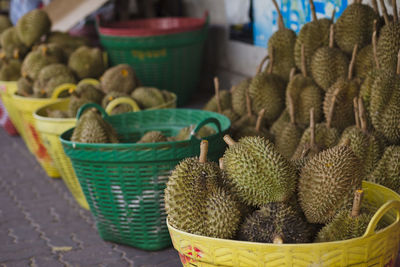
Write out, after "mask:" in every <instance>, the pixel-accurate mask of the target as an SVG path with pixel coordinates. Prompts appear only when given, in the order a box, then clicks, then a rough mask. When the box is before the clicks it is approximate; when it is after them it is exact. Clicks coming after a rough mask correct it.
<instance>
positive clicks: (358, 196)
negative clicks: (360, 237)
mask: <svg viewBox="0 0 400 267" xmlns="http://www.w3.org/2000/svg"><path fill="white" fill-rule="evenodd" d="M363 195H364V191H363V190H356V192H355V193H354V200H353V208H352V209H351V216H352V217H358V215H360V209H361V201H362V197H363Z"/></svg>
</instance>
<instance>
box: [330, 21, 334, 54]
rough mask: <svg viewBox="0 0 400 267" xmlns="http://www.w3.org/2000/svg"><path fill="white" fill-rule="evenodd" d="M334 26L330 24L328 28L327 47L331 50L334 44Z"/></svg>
mask: <svg viewBox="0 0 400 267" xmlns="http://www.w3.org/2000/svg"><path fill="white" fill-rule="evenodd" d="M334 27H335V26H334V24H333V23H332V24H331V26H330V28H329V47H330V48H333V43H334Z"/></svg>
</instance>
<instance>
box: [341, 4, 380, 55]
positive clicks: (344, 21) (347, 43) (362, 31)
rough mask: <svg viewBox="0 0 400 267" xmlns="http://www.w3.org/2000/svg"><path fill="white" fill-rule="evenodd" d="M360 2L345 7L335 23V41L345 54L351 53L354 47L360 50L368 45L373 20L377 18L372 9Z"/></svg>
mask: <svg viewBox="0 0 400 267" xmlns="http://www.w3.org/2000/svg"><path fill="white" fill-rule="evenodd" d="M361 2H362V0H357V1H355V2H354V3H353V4H351V5H349V6H347V8H346V9H345V10H344V11H343V13H342V15H341V16H340V17H339V18H338V20H337V21H336V23H335V31H336V35H335V41H336V43H337V45H338V46H339V48H340V49H341V50H342V51H343V52H345V53H347V54H351V53H352V51H353V48H354V46H355V45H357V46H358V48H359V49H361V48H363V47H364V46H366V45H368V44H369V43H370V40H371V39H370V38H371V36H372V33H373V28H374V20H377V19H378V18H379V17H378V15H377V14H376V13H375V11H374V10H373V8H372V7H370V6H369V5H364V4H362V3H361Z"/></svg>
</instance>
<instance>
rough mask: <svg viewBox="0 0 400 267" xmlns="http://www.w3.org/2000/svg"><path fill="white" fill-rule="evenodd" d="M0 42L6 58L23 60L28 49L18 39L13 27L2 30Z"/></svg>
mask: <svg viewBox="0 0 400 267" xmlns="http://www.w3.org/2000/svg"><path fill="white" fill-rule="evenodd" d="M0 42H1V47H2V49H3V52H4V54H5V56H6V57H7V58H23V56H24V55H25V54H26V53H27V52H28V47H27V46H25V45H24V44H23V43H22V41H21V40H20V39H19V37H18V34H17V30H16V28H15V27H11V28H8V29H6V30H4V31H3V33H2V34H1V40H0Z"/></svg>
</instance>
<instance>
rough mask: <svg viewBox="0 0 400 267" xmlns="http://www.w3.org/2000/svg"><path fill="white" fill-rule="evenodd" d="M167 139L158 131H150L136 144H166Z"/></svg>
mask: <svg viewBox="0 0 400 267" xmlns="http://www.w3.org/2000/svg"><path fill="white" fill-rule="evenodd" d="M167 141H168V140H167V137H166V136H165V135H163V134H162V132H160V131H150V132H147V133H145V134H144V135H143V136H142V138H140V140H139V141H138V142H137V143H138V144H144V143H159V142H167Z"/></svg>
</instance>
